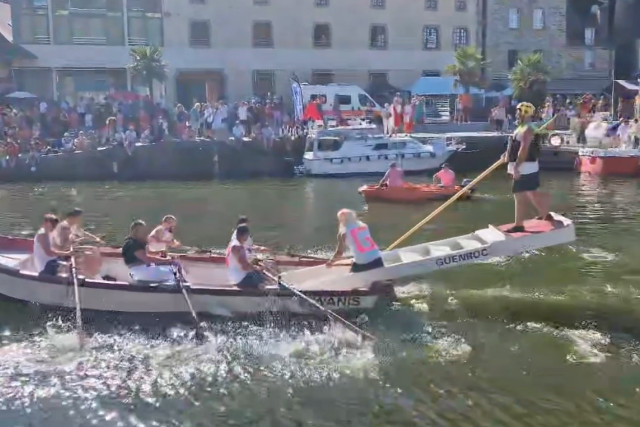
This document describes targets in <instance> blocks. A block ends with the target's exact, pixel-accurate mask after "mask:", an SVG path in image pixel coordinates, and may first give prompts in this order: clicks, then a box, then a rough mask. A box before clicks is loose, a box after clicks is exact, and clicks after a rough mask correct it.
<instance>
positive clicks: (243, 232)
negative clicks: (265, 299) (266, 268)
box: [226, 225, 267, 289]
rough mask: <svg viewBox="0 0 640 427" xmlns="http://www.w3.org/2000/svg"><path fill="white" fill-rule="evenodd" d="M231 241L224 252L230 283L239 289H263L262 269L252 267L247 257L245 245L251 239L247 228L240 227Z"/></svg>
mask: <svg viewBox="0 0 640 427" xmlns="http://www.w3.org/2000/svg"><path fill="white" fill-rule="evenodd" d="M233 234H234V236H235V239H233V240H232V241H231V242H230V243H229V246H228V247H227V252H226V265H227V273H228V275H229V280H230V281H231V283H233V284H234V285H236V286H237V287H239V288H241V289H264V288H265V286H266V282H267V277H266V276H265V275H264V273H262V267H260V266H257V265H253V264H252V263H251V262H249V257H248V256H247V249H246V246H245V245H246V244H247V240H248V239H249V238H250V237H251V233H250V231H249V227H248V226H246V225H240V226H238V228H236V231H235V232H234V233H233Z"/></svg>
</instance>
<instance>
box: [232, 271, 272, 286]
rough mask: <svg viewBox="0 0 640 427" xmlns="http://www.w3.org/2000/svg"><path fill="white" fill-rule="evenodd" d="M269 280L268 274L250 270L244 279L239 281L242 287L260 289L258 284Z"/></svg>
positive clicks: (238, 284)
mask: <svg viewBox="0 0 640 427" xmlns="http://www.w3.org/2000/svg"><path fill="white" fill-rule="evenodd" d="M266 280H267V276H265V275H264V274H263V273H261V272H259V271H250V272H249V273H247V275H246V276H244V279H242V280H241V281H240V283H237V284H236V286H237V287H239V288H240V289H258V286H260V284H262V283H263V282H265V281H266Z"/></svg>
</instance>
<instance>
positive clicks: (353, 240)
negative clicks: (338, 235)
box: [345, 223, 382, 264]
mask: <svg viewBox="0 0 640 427" xmlns="http://www.w3.org/2000/svg"><path fill="white" fill-rule="evenodd" d="M345 243H346V244H347V246H348V247H349V249H350V250H351V253H352V254H353V261H354V262H355V263H356V264H368V263H370V262H371V261H373V260H375V259H377V258H380V257H381V256H382V255H381V253H380V249H379V248H378V245H376V243H375V242H374V241H373V239H372V238H371V233H370V232H369V227H368V226H367V225H366V224H363V223H359V224H354V225H350V226H348V227H347V228H346V230H345Z"/></svg>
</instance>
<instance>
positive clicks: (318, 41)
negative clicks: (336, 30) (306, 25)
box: [313, 24, 331, 47]
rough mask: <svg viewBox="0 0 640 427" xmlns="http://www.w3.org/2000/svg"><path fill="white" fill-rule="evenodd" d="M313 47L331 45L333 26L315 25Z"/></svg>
mask: <svg viewBox="0 0 640 427" xmlns="http://www.w3.org/2000/svg"><path fill="white" fill-rule="evenodd" d="M313 47H331V27H330V26H329V24H315V25H314V26H313Z"/></svg>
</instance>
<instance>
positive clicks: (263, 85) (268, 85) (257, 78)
mask: <svg viewBox="0 0 640 427" xmlns="http://www.w3.org/2000/svg"><path fill="white" fill-rule="evenodd" d="M275 92H276V73H275V72H274V71H271V70H254V71H253V94H254V95H256V96H266V95H267V94H269V93H275Z"/></svg>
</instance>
